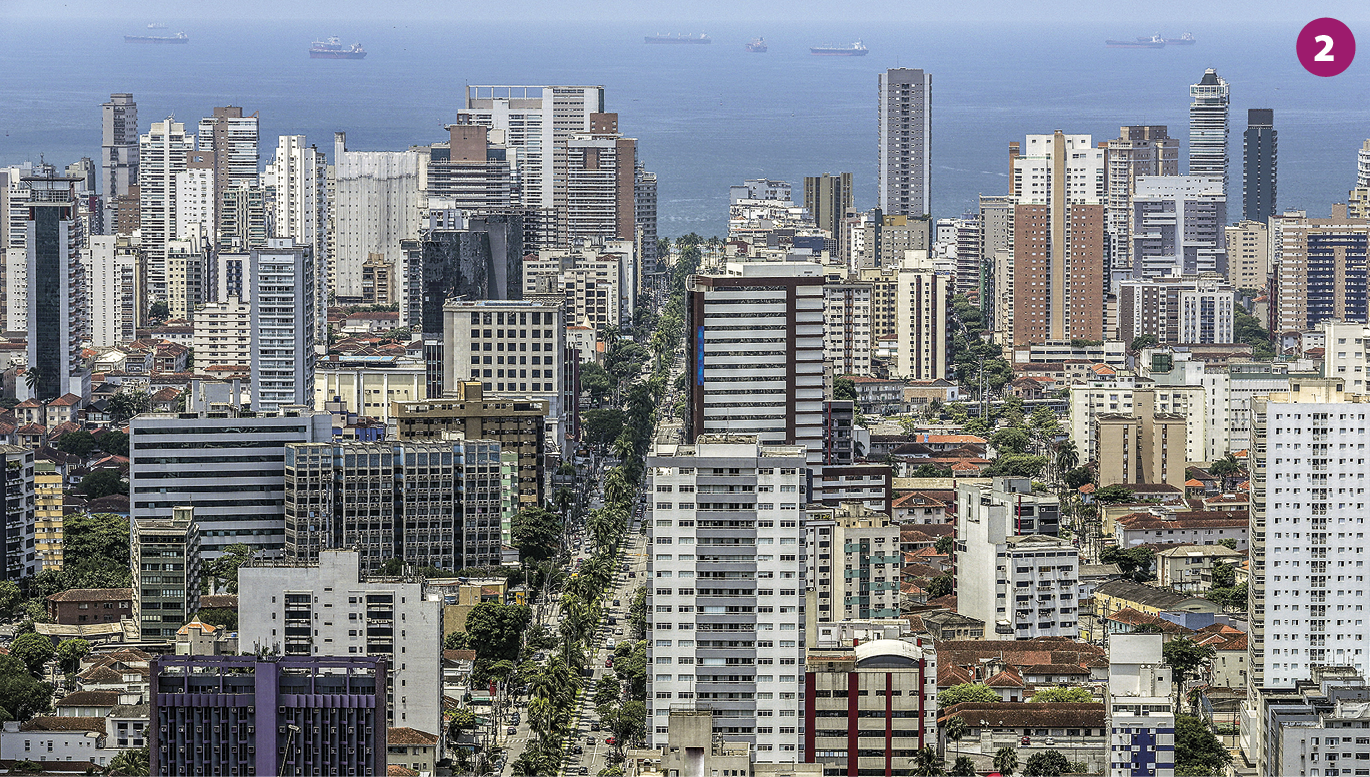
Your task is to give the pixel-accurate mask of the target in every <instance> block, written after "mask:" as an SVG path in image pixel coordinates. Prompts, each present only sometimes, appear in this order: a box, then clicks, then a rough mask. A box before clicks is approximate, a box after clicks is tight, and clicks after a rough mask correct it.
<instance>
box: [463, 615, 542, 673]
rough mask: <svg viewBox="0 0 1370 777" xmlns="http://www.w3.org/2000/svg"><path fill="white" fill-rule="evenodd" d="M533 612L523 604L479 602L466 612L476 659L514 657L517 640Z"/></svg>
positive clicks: (467, 625) (467, 631) (510, 659)
mask: <svg viewBox="0 0 1370 777" xmlns="http://www.w3.org/2000/svg"><path fill="white" fill-rule="evenodd" d="M532 616H533V613H532V611H531V610H530V609H528V607H527V605H522V604H499V603H498V602H481V603H480V604H478V605H476V606H475V607H473V608H472V609H471V612H470V613H469V614H468V615H467V616H466V633H467V635H468V636H469V638H470V644H471V645H472V647H474V648H475V650H476V657H477V659H492V660H496V661H498V660H500V659H505V660H509V661H512V660H514V659H516V658H518V651H519V640H520V638H521V637H522V636H523V630H524V629H526V628H527V627H528V622H529V621H530V620H532Z"/></svg>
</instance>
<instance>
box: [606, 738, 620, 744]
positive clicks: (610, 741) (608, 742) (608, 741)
mask: <svg viewBox="0 0 1370 777" xmlns="http://www.w3.org/2000/svg"><path fill="white" fill-rule="evenodd" d="M604 744H606V745H616V744H618V740H617V739H614V738H613V737H609V738H608V739H605V740H604Z"/></svg>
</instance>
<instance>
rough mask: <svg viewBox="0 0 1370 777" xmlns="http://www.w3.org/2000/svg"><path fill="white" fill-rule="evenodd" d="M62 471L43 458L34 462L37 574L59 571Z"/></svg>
mask: <svg viewBox="0 0 1370 777" xmlns="http://www.w3.org/2000/svg"><path fill="white" fill-rule="evenodd" d="M65 469H66V468H65V467H62V468H61V469H59V468H58V466H57V463H56V462H54V461H52V460H50V459H46V458H39V459H37V460H35V461H34V462H33V493H34V500H35V504H34V511H33V525H34V535H35V536H34V550H35V551H36V552H37V554H38V557H37V559H36V561H37V566H38V568H39V570H40V571H41V570H44V569H61V568H62V547H63V541H62V540H63V534H62V502H63V491H64V490H65V489H64V488H63V486H65V485H66V472H65Z"/></svg>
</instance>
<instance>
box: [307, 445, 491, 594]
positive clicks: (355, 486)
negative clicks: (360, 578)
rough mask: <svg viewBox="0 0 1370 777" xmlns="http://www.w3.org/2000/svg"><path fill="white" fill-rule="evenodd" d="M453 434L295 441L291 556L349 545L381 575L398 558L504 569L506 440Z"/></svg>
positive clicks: (315, 555)
mask: <svg viewBox="0 0 1370 777" xmlns="http://www.w3.org/2000/svg"><path fill="white" fill-rule="evenodd" d="M448 437H449V439H443V440H422V441H420V440H409V441H391V442H340V443H292V444H290V445H287V446H286V448H285V552H286V557H287V558H289V559H291V560H293V561H308V562H317V561H318V560H319V552H320V551H322V550H326V549H329V548H350V549H352V550H355V551H357V552H358V553H359V554H360V558H361V564H362V567H363V568H364V569H366V570H368V571H372V572H374V571H377V570H379V569H380V567H381V565H383V564H384V563H385V562H387V561H389V560H390V559H393V558H398V559H403V560H404V561H405V562H406V563H408V564H413V565H415V566H429V567H437V568H439V569H450V570H453V571H455V570H458V569H466V568H468V567H483V566H498V565H499V563H500V561H501V552H500V551H501V542H502V538H501V536H500V524H501V519H502V518H503V516H502V514H501V508H500V496H501V493H500V488H501V485H500V478H499V473H500V445H499V443H498V442H494V441H491V440H467V439H465V438H464V437H463V436H461V435H458V434H449V435H448ZM511 518H512V516H511Z"/></svg>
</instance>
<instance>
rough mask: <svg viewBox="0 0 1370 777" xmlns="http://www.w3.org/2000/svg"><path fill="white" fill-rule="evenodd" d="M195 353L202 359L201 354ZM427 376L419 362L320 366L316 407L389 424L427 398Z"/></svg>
mask: <svg viewBox="0 0 1370 777" xmlns="http://www.w3.org/2000/svg"><path fill="white" fill-rule="evenodd" d="M195 353H196V355H197V357H198V354H199V351H196V352H195ZM424 376H425V370H424V365H423V364H422V363H421V362H417V361H404V362H399V363H397V364H396V365H395V366H393V367H353V366H346V365H338V366H331V365H330V364H329V362H320V364H319V366H318V367H316V368H315V370H314V407H324V406H325V404H326V403H329V402H340V403H342V405H343V406H344V408H345V409H346V410H347V411H348V412H352V413H356V414H357V415H364V416H369V417H371V418H375V419H376V420H378V421H387V422H388V421H390V420H391V419H392V418H393V417H394V416H393V415H392V413H391V409H392V407H393V403H395V402H414V401H417V400H420V399H423V398H424V397H425V387H424ZM473 439H474V438H473Z"/></svg>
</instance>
